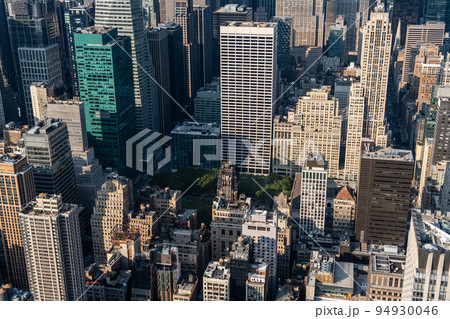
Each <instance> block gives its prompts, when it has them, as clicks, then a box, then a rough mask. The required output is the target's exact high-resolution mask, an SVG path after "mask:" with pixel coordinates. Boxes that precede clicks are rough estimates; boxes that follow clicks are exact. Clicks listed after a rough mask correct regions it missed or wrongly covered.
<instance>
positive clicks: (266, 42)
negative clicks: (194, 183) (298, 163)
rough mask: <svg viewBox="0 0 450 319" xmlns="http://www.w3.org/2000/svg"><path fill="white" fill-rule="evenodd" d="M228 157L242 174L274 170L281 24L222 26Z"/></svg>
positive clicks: (223, 106) (225, 150)
mask: <svg viewBox="0 0 450 319" xmlns="http://www.w3.org/2000/svg"><path fill="white" fill-rule="evenodd" d="M220 69H221V70H220V74H221V78H220V80H221V120H222V132H221V133H222V143H223V145H222V152H223V153H222V155H223V156H222V157H223V160H227V161H231V162H232V163H234V164H236V166H237V167H238V168H239V169H240V171H241V172H245V173H252V174H269V173H270V158H271V157H270V150H271V146H270V143H271V142H270V141H271V138H272V118H273V104H274V101H275V98H276V84H277V74H278V72H277V24H276V23H252V22H226V23H225V24H223V25H222V26H221V27H220Z"/></svg>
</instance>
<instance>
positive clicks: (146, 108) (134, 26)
mask: <svg viewBox="0 0 450 319" xmlns="http://www.w3.org/2000/svg"><path fill="white" fill-rule="evenodd" d="M95 25H96V26H100V27H114V28H117V29H118V32H119V36H129V37H130V38H131V55H132V58H133V78H134V96H135V103H136V105H135V106H136V120H137V127H138V130H142V129H144V128H150V129H152V130H154V131H159V130H160V127H159V106H158V91H157V86H156V85H157V84H156V83H155V81H154V79H155V72H154V70H153V65H152V57H151V54H150V47H149V42H148V40H147V33H146V32H145V30H144V17H143V10H142V2H141V1H140V0H97V1H96V2H95ZM152 78H153V80H152Z"/></svg>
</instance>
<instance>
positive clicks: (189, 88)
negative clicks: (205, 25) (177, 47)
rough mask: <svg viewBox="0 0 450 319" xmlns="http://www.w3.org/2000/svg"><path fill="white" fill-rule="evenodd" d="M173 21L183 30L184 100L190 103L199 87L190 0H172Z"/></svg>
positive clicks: (196, 50)
mask: <svg viewBox="0 0 450 319" xmlns="http://www.w3.org/2000/svg"><path fill="white" fill-rule="evenodd" d="M173 5H174V13H173V20H174V22H175V23H178V24H179V25H180V26H181V28H182V30H183V45H184V59H185V71H184V76H185V77H186V81H185V84H186V94H187V95H186V99H187V100H188V101H189V102H190V101H191V100H192V99H193V98H194V97H195V94H196V93H197V90H198V88H199V87H200V81H199V69H198V68H199V64H198V63H199V59H198V55H199V52H198V46H197V43H196V37H195V33H194V31H195V30H194V11H193V6H192V0H174V1H173Z"/></svg>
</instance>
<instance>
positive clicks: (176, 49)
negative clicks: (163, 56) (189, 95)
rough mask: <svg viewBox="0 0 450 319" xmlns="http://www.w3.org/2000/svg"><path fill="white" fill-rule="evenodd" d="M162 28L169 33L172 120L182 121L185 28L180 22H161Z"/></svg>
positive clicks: (184, 102) (184, 78)
mask: <svg viewBox="0 0 450 319" xmlns="http://www.w3.org/2000/svg"><path fill="white" fill-rule="evenodd" d="M159 27H160V28H163V29H166V30H167V33H168V35H169V73H170V94H171V95H172V97H173V99H174V100H175V101H174V100H172V101H171V102H172V103H171V105H172V107H171V113H172V114H171V115H172V116H171V117H172V122H180V121H182V119H183V114H182V113H183V111H182V110H180V108H179V106H180V105H181V106H182V107H184V106H185V105H186V102H187V101H186V93H185V92H186V85H185V82H186V77H185V76H184V70H185V62H186V61H185V59H184V45H183V29H182V28H181V26H180V25H179V24H178V23H175V22H169V23H161V24H159Z"/></svg>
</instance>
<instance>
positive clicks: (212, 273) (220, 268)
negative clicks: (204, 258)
mask: <svg viewBox="0 0 450 319" xmlns="http://www.w3.org/2000/svg"><path fill="white" fill-rule="evenodd" d="M203 278H214V279H223V280H229V279H230V264H229V263H228V260H226V259H225V260H223V259H221V260H219V261H212V262H210V263H209V264H208V268H206V270H205V274H204V275H203Z"/></svg>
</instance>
